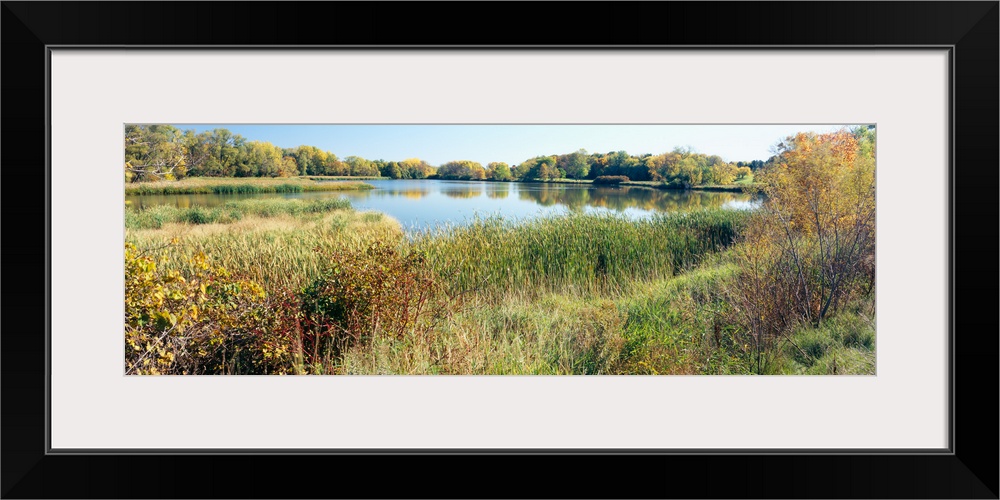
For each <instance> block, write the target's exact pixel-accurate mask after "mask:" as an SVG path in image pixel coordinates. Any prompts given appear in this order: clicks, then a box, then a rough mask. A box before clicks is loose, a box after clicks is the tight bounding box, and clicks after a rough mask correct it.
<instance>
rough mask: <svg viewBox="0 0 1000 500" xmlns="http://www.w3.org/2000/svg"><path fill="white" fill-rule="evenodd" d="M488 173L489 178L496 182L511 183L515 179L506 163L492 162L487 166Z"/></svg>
mask: <svg viewBox="0 0 1000 500" xmlns="http://www.w3.org/2000/svg"><path fill="white" fill-rule="evenodd" d="M486 167H487V170H488V171H489V172H488V177H489V178H490V179H493V180H495V181H509V180H511V179H512V178H513V175H512V174H511V172H510V166H509V165H507V164H506V163H504V162H492V163H490V164H489V165H487V166H486Z"/></svg>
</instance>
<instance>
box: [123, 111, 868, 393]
mask: <svg viewBox="0 0 1000 500" xmlns="http://www.w3.org/2000/svg"><path fill="white" fill-rule="evenodd" d="M779 151H780V153H779V155H777V157H776V159H774V161H772V162H770V164H769V165H766V166H764V167H761V170H760V172H759V173H758V174H757V175H756V180H755V182H757V183H759V184H757V186H760V189H763V190H764V191H765V193H766V194H767V197H768V198H767V202H766V203H765V204H764V206H763V207H762V208H760V209H758V210H754V211H752V212H750V211H737V210H719V209H701V210H693V211H689V212H678V213H666V214H662V215H658V216H655V217H652V218H649V219H643V220H632V219H628V218H624V217H619V216H611V215H588V214H572V215H567V216H560V217H554V218H547V219H533V220H529V221H512V220H508V219H503V218H500V217H490V218H485V219H478V220H475V221H474V222H473V223H471V224H468V225H464V226H446V227H438V228H435V229H431V230H426V231H424V232H421V233H417V234H415V235H406V234H405V233H404V232H403V231H402V229H401V227H400V225H399V224H398V222H396V221H395V220H393V219H391V218H390V217H387V216H385V215H383V214H381V213H377V212H359V211H355V210H353V209H351V208H350V207H349V206H348V205H347V203H346V202H344V201H339V200H335V201H306V200H280V199H268V200H246V201H236V202H231V203H228V204H226V205H224V206H221V207H217V208H214V209H203V208H185V209H178V208H173V207H153V208H148V209H144V210H135V209H126V317H125V322H126V336H125V343H126V369H127V372H128V373H141V374H164V373H176V374H182V373H183V374H196V373H198V374H200V373H215V374H265V373H267V374H271V373H281V374H309V373H312V374H389V373H391V374H522V373H523V374H873V373H874V370H875V333H874V324H875V321H874V278H875V273H874V242H875V232H874V231H875V226H874V132H873V131H872V130H869V129H857V130H852V131H841V132H838V133H833V134H823V135H816V134H799V135H797V136H794V137H789V138H787V139H786V140H785V141H784V142H782V143H781V144H780V145H779ZM578 153H579V155H583V153H582V152H578ZM681 157H682V160H683V155H681ZM577 159H579V156H578V157H577ZM559 165H560V162H559V159H558V158H556V159H555V160H554V161H553V162H549V161H548V160H546V159H543V160H539V161H537V162H534V164H533V165H532V168H539V169H543V170H544V169H547V168H550V167H555V168H559ZM577 166H579V165H577ZM465 167H470V168H471V166H469V165H463V164H461V163H460V162H456V168H465ZM516 170H517V169H515V171H516ZM592 171H593V170H592V169H591V170H590V171H588V173H587V174H586V175H590V174H591V173H592ZM609 175H617V174H609ZM649 182H663V181H662V180H660V181H649ZM639 189H641V188H639ZM748 189H755V188H754V187H750V188H748ZM642 190H644V191H651V190H646V189H642ZM706 195H708V194H706Z"/></svg>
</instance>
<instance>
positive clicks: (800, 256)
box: [737, 129, 875, 326]
mask: <svg viewBox="0 0 1000 500" xmlns="http://www.w3.org/2000/svg"><path fill="white" fill-rule="evenodd" d="M777 150H778V154H777V155H776V157H775V159H774V161H773V162H770V163H771V164H770V165H769V166H765V167H764V168H762V169H761V170H759V171H758V172H757V173H756V174H755V175H756V179H755V180H756V181H757V182H758V183H760V184H761V185H762V186H763V188H762V189H763V192H764V194H766V198H767V202H766V203H765V205H764V206H763V208H762V210H761V213H760V217H759V220H760V221H761V222H760V224H758V226H757V227H755V228H751V229H752V230H748V231H747V232H745V235H744V239H745V242H744V244H743V245H742V248H743V250H744V251H743V253H742V254H741V253H740V252H737V254H738V255H743V256H744V258H745V256H746V255H745V254H746V253H747V249H748V248H751V247H757V248H761V247H764V246H767V247H770V248H772V251H771V255H772V256H773V259H774V261H773V262H771V263H770V264H768V266H769V269H770V271H769V272H770V276H769V278H768V279H769V280H771V281H774V282H783V283H792V284H793V285H794V286H793V287H792V289H791V290H790V291H789V292H788V293H789V294H790V296H791V297H794V298H795V301H794V310H796V311H797V312H798V315H799V317H801V318H802V319H804V320H806V321H808V322H809V323H811V324H813V325H816V326H819V325H820V324H821V323H822V321H823V319H824V318H826V317H827V316H829V315H830V314H833V313H835V312H836V311H838V310H839V309H841V308H842V307H843V306H844V305H845V304H847V303H849V302H850V301H851V300H852V299H854V298H857V297H861V296H867V295H868V294H870V293H871V291H872V289H873V286H874V278H875V275H874V259H875V140H874V131H872V132H871V133H870V134H869V133H868V129H864V130H857V129H856V130H854V131H849V130H841V131H838V132H834V133H828V134H815V133H800V134H796V135H794V136H791V137H788V138H786V139H785V140H784V141H783V142H781V143H780V144H779V145H778V147H777ZM744 260H745V259H744ZM744 264H747V265H746V266H744V270H745V271H746V270H747V269H753V268H755V266H754V265H750V263H748V262H746V261H744ZM758 270H759V269H758ZM779 271H780V272H779ZM779 274H780V276H779ZM771 295H773V294H767V293H765V294H763V295H759V296H758V298H757V299H751V300H766V298H767V297H769V296H771Z"/></svg>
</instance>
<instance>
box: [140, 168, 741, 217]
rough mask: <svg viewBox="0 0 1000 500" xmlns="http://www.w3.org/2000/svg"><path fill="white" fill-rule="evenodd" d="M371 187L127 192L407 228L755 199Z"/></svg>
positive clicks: (411, 184)
mask: <svg viewBox="0 0 1000 500" xmlns="http://www.w3.org/2000/svg"><path fill="white" fill-rule="evenodd" d="M366 182H369V183H371V184H372V185H374V186H375V187H376V188H375V189H373V190H369V191H321V192H308V193H282V194H275V193H270V194H231V195H214V194H194V195H146V196H128V197H126V202H127V203H129V206H132V207H146V206H150V205H157V204H169V205H175V206H178V207H192V206H209V207H211V206H218V205H221V204H223V203H226V202H227V201H231V200H239V199H247V198H326V197H341V196H343V197H346V198H348V199H349V200H350V201H351V204H352V205H353V206H354V207H356V208H358V209H370V210H379V211H382V212H385V213H387V214H389V215H391V216H393V217H395V218H396V219H398V220H399V221H400V222H401V223H403V225H404V226H405V227H408V228H423V227H428V226H433V225H437V224H442V223H462V222H464V221H467V220H469V219H470V218H471V217H472V216H474V215H490V214H501V215H504V216H509V217H517V218H526V217H536V216H546V215H555V214H559V213H566V212H587V213H601V212H614V213H620V214H623V215H626V216H628V217H648V216H650V215H652V214H654V213H660V212H678V211H689V210H698V209H702V208H710V207H723V208H730V209H746V208H752V207H753V206H755V205H756V204H757V203H759V201H757V200H755V199H752V198H751V197H750V196H749V195H746V194H743V193H734V192H714V191H713V192H710V191H668V190H661V189H656V188H651V187H644V186H601V187H595V186H593V185H591V184H549V183H508V182H477V181H439V180H395V181H366Z"/></svg>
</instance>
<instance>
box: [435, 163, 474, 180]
mask: <svg viewBox="0 0 1000 500" xmlns="http://www.w3.org/2000/svg"><path fill="white" fill-rule="evenodd" d="M437 173H438V176H439V177H440V178H442V179H463V180H483V179H485V178H486V170H485V169H483V165H482V164H480V163H478V162H474V161H470V160H457V161H450V162H448V163H445V164H444V165H441V166H440V167H438V171H437Z"/></svg>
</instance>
